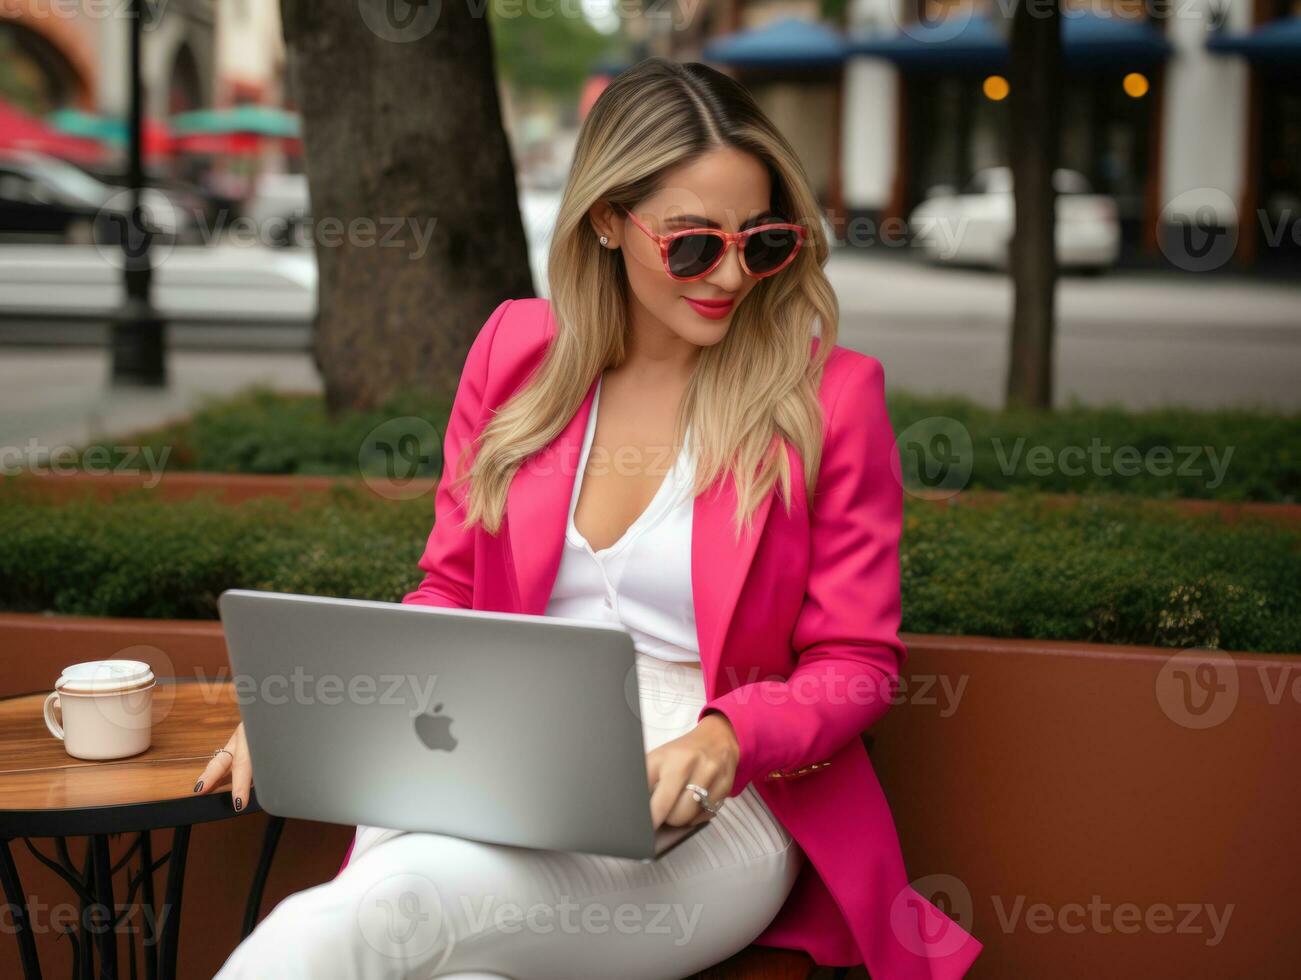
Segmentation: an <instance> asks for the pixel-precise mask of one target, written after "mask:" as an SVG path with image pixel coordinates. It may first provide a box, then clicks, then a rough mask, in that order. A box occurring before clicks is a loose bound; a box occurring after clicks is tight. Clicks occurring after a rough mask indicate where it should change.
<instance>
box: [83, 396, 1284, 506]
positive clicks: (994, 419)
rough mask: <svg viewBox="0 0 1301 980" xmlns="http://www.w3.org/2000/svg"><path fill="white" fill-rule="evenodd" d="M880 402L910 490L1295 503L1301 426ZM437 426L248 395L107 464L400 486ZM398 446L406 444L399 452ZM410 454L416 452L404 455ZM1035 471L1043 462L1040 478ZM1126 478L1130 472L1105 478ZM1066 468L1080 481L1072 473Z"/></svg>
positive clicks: (399, 411)
mask: <svg viewBox="0 0 1301 980" xmlns="http://www.w3.org/2000/svg"><path fill="white" fill-rule="evenodd" d="M889 402H890V406H889V407H890V418H891V421H892V422H893V423H894V427H895V431H896V432H897V433H899V434H900V436H901V458H902V460H903V462H904V465H905V468H906V469H907V470H908V473H909V483H910V485H926V486H930V485H934V484H937V483H938V484H940V485H945V484H948V485H953V484H955V483H956V485H957V486H959V487H963V486H965V487H971V488H981V489H997V490H1006V489H1011V488H1013V487H1019V486H1024V487H1028V488H1030V489H1034V490H1039V491H1059V492H1083V493H1093V492H1110V493H1123V494H1133V495H1139V496H1147V497H1202V498H1210V499H1221V500H1266V501H1293V502H1295V501H1297V500H1301V415H1292V416H1274V415H1268V414H1264V413H1254V412H1248V411H1221V412H1197V411H1192V410H1188V409H1176V408H1170V409H1159V410H1153V411H1147V412H1127V411H1122V410H1120V409H1117V408H1085V407H1081V406H1079V405H1072V406H1071V407H1069V408H1064V409H1060V410H1058V411H1056V412H1052V413H1040V412H1033V411H996V410H992V409H986V408H981V407H979V406H977V405H975V404H974V403H973V402H971V401H968V400H965V399H961V398H931V397H926V398H923V397H919V396H915V395H908V394H903V393H898V394H893V395H891V397H890V400H889ZM447 414H448V405H447V403H446V402H439V401H433V400H430V399H428V398H423V397H421V396H417V395H406V396H403V397H400V398H396V399H394V400H393V401H391V402H390V403H389V404H387V405H385V406H384V407H383V408H382V409H381V410H379V411H375V412H355V413H346V414H343V415H341V416H339V417H338V418H330V417H329V416H327V414H326V412H325V408H324V405H323V403H322V401H321V399H320V398H319V397H315V396H308V395H297V396H295V395H280V394H273V393H270V392H267V391H259V390H254V391H249V392H245V393H243V394H241V395H238V396H236V397H233V398H228V399H225V400H222V401H214V402H210V403H209V404H208V405H206V406H205V407H203V408H201V409H200V410H199V411H198V412H196V413H195V414H194V415H193V416H192V417H191V418H190V419H188V420H186V421H184V422H180V423H177V424H174V425H170V426H166V427H163V428H159V429H154V430H150V431H147V432H143V433H137V434H134V435H128V436H124V437H122V438H119V439H117V440H115V442H114V443H113V444H105V445H106V446H107V447H108V449H109V451H110V452H121V447H122V446H124V445H129V446H137V445H141V446H143V445H147V446H150V447H152V448H153V451H154V458H158V454H159V453H161V452H162V451H163V450H164V449H167V451H168V457H167V468H168V469H186V470H208V471H215V472H231V473H234V472H238V473H315V474H351V475H356V474H357V473H358V472H359V471H361V470H365V471H366V472H375V473H382V472H384V466H385V465H387V464H388V463H389V462H392V460H386V459H385V457H384V453H383V451H382V450H385V449H386V448H387V449H388V450H389V451H390V453H391V452H392V451H393V450H395V449H399V448H401V449H402V450H403V452H402V457H404V458H398V459H397V460H396V462H397V463H398V465H399V469H398V471H397V473H396V475H398V476H403V477H409V476H412V475H414V473H416V472H424V473H429V472H435V471H436V470H437V467H438V465H439V460H440V459H441V450H440V448H439V446H438V438H439V436H438V434H439V433H441V432H442V431H443V429H444V428H445V426H446V421H447ZM408 434H411V435H415V436H416V440H415V441H414V442H412V441H411V440H409V439H408V440H406V441H404V440H403V437H404V436H407V435H408ZM416 442H418V443H419V450H418V452H416V450H415V449H414V448H411V449H410V450H408V446H410V447H414V446H415V443H416ZM1122 447H1123V448H1122ZM1208 447H1209V449H1208ZM1063 450H1065V451H1066V456H1065V458H1064V459H1063V457H1062V453H1063ZM1118 450H1119V451H1120V453H1119V455H1118ZM1211 453H1214V458H1215V459H1216V460H1218V461H1219V464H1220V465H1221V466H1222V467H1223V473H1222V476H1217V475H1216V473H1215V469H1214V465H1213V463H1212V456H1211ZM955 454H956V456H955ZM1072 454H1074V455H1072ZM950 456H955V458H954V459H953V460H950V459H949V457H950ZM1041 457H1046V458H1047V459H1048V460H1049V462H1047V464H1046V465H1045V466H1043V467H1038V465H1037V462H1036V461H1037V460H1038V459H1040V458H1041ZM1063 464H1064V465H1063ZM1131 465H1132V468H1134V469H1137V471H1138V472H1136V473H1117V472H1115V471H1116V470H1117V469H1118V468H1119V467H1122V466H1131ZM1076 468H1080V469H1082V470H1083V472H1079V473H1073V472H1070V471H1071V470H1072V469H1076ZM1037 470H1040V471H1037ZM968 471H969V473H970V476H969V478H968V477H967V476H966V474H967V472H968Z"/></svg>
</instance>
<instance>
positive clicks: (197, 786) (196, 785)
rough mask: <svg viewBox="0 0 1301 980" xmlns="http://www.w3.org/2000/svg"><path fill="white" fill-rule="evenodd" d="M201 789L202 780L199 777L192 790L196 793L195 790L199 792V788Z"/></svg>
mask: <svg viewBox="0 0 1301 980" xmlns="http://www.w3.org/2000/svg"><path fill="white" fill-rule="evenodd" d="M201 789H203V780H202V779H200V780H199V781H198V782H197V783H195V784H194V790H193V791H194V792H195V793H197V792H199V790H201Z"/></svg>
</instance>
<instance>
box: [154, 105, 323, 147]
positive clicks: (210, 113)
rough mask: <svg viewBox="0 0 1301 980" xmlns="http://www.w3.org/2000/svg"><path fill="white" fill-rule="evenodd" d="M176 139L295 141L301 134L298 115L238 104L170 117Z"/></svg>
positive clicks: (282, 110) (284, 110) (270, 108)
mask: <svg viewBox="0 0 1301 980" xmlns="http://www.w3.org/2000/svg"><path fill="white" fill-rule="evenodd" d="M171 126H172V132H173V133H175V134H176V135H177V136H228V135H233V134H249V135H253V136H278V137H283V138H290V139H293V138H296V137H297V136H298V135H299V132H300V128H301V127H300V125H299V119H298V113H296V112H290V111H288V110H287V109H280V108H277V107H275V106H265V105H237V106H230V107H228V108H225V109H196V110H194V111H193V112H182V113H179V114H178V115H175V116H172V118H171Z"/></svg>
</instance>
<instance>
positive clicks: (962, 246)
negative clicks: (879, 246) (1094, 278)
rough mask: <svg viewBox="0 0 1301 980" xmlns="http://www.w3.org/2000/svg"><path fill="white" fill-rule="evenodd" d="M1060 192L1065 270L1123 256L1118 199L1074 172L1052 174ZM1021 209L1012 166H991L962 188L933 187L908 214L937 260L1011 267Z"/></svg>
mask: <svg viewBox="0 0 1301 980" xmlns="http://www.w3.org/2000/svg"><path fill="white" fill-rule="evenodd" d="M1053 186H1054V187H1055V188H1056V190H1057V227H1056V233H1055V234H1056V241H1057V262H1058V264H1059V265H1060V266H1061V267H1062V268H1067V269H1087V270H1092V271H1101V270H1103V269H1107V268H1109V267H1111V266H1113V265H1115V263H1116V259H1117V257H1118V256H1119V254H1120V220H1119V218H1118V216H1117V212H1116V202H1115V201H1114V200H1113V199H1112V198H1111V197H1109V196H1107V195H1105V194H1094V193H1093V192H1092V188H1091V187H1090V186H1089V182H1088V180H1087V179H1086V178H1085V177H1084V175H1083V174H1081V173H1079V172H1078V171H1075V170H1066V169H1059V170H1057V171H1056V172H1055V173H1054V174H1053ZM1015 220H1016V211H1015V206H1014V201H1013V196H1012V171H1011V169H1010V168H1009V167H990V168H988V169H986V170H981V171H978V172H977V173H976V175H975V176H974V177H972V179H971V182H970V183H969V184H968V185H967V187H966V188H965V189H964V190H963V191H962V192H961V193H959V192H957V191H956V190H955V189H954V188H952V187H949V186H947V185H943V184H941V185H938V186H936V187H932V188H931V189H930V190H929V191H928V192H927V194H926V200H925V201H923V202H922V203H921V204H919V205H918V206H917V207H916V208H914V209H913V213H912V214H911V215H910V216H909V218H908V228H909V232H910V233H911V235H912V243H913V245H914V246H915V247H917V248H920V249H921V250H922V251H923V252H924V253H925V255H926V257H927V258H929V259H931V260H932V261H935V262H948V263H954V264H962V265H983V266H989V267H991V268H998V269H1002V268H1006V267H1007V263H1008V245H1009V243H1010V242H1011V240H1012V230H1013V227H1014V225H1015Z"/></svg>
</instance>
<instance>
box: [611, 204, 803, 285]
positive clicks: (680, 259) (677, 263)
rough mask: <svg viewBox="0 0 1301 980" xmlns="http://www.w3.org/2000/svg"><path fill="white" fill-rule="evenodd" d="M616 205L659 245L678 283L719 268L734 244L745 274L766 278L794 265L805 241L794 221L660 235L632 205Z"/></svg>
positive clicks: (671, 273) (698, 229)
mask: <svg viewBox="0 0 1301 980" xmlns="http://www.w3.org/2000/svg"><path fill="white" fill-rule="evenodd" d="M616 207H618V208H619V209H620V210H622V211H623V212H624V213H625V214H627V215H628V217H629V218H631V219H632V221H633V224H635V225H636V226H637V227H638V228H640V229H641V230H642V231H644V232H645V233H646V234H647V235H649V236H650V238H651V240H652V241H654V242H655V243H656V244H657V245H658V246H659V248H660V258H661V259H663V261H664V271H665V272H667V273H668V275H669V278H671V279H676V280H677V281H678V282H692V281H694V280H696V279H703V278H704V277H705V276H707V275H709V274H710V273H711V272H713V271H714V270H715V269H717V268H718V265H719V263H720V262H722V261H723V256H724V255H726V254H727V250H728V249H729V248H731V247H732V244H733V243H735V244H736V245H737V248H738V250H739V253H740V257H741V268H742V269H743V270H744V271H745V274H746V275H748V276H750V277H752V278H754V279H764V278H766V277H767V276H772V275H776V274H777V273H778V272H781V271H782V269H784V268H786V266H788V265H790V264H791V261H792V260H793V259H794V258H795V256H796V254H797V253H798V252H799V250H800V246H801V245H803V244H804V229H803V228H801V227H800V226H799V225H790V224H770V225H756V226H755V227H753V228H747V229H746V230H745V231H735V232H733V231H722V230H721V229H718V228H686V229H684V230H682V231H675V232H671V233H669V234H667V235H657V234H655V232H653V231H651V230H650V229H649V228H647V227H646V225H644V224H643V223H642V222H641V220H640V219H638V217H637V216H636V215H635V214H633V213H632V211H630V210H629V209H628V208H626V207H624V206H623V205H622V204H619V205H616Z"/></svg>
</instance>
